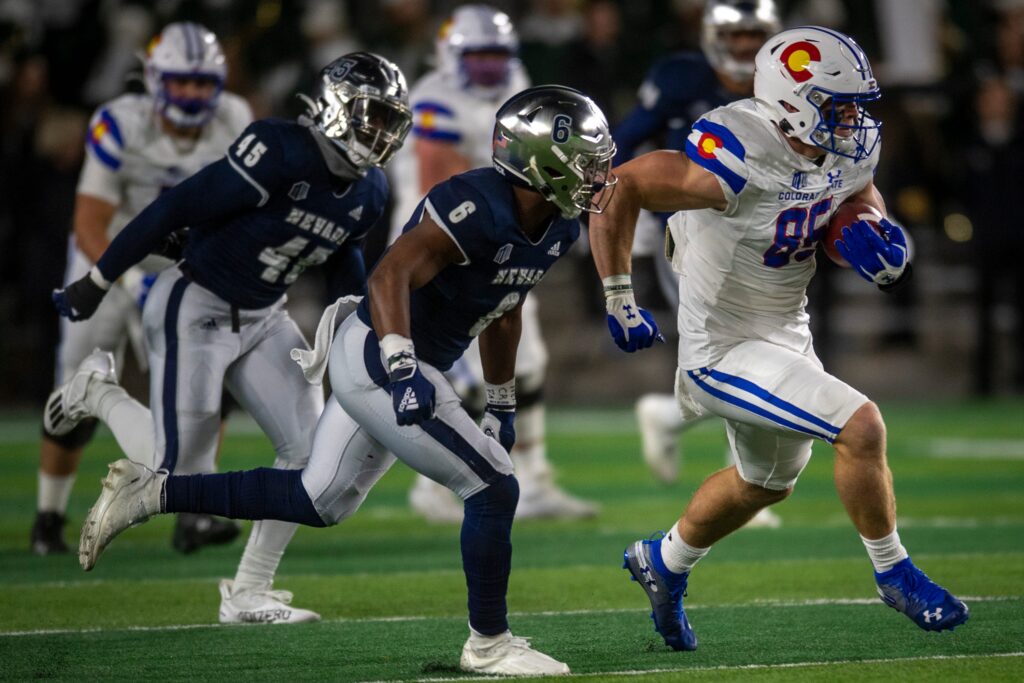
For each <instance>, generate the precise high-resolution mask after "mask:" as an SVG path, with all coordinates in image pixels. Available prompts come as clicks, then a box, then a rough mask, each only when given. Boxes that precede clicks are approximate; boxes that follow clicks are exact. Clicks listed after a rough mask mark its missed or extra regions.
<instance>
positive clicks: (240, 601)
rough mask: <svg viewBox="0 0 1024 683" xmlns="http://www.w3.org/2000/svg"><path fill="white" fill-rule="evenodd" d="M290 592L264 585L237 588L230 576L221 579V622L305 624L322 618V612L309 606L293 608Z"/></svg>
mask: <svg viewBox="0 0 1024 683" xmlns="http://www.w3.org/2000/svg"><path fill="white" fill-rule="evenodd" d="M291 602H292V594H291V593H290V592H289V591H275V590H271V589H270V586H269V585H268V586H266V587H263V588H253V589H248V590H247V589H242V590H238V591H236V590H235V583H234V581H231V580H230V579H223V580H222V581H221V582H220V623H222V624H303V623H306V622H309V621H320V615H319V614H317V613H316V612H314V611H312V610H308V609H299V608H298V607H292V606H291Z"/></svg>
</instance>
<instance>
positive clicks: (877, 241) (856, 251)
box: [836, 218, 909, 287]
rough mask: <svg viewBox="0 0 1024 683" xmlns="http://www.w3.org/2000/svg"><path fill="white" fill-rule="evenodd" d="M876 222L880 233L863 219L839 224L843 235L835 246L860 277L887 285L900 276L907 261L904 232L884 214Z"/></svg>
mask: <svg viewBox="0 0 1024 683" xmlns="http://www.w3.org/2000/svg"><path fill="white" fill-rule="evenodd" d="M878 225H879V227H880V228H881V229H882V235H881V236H880V235H879V234H878V233H876V232H875V230H874V229H873V228H872V227H871V226H870V225H869V224H868V222H867V221H857V222H856V223H852V224H850V225H849V226H848V227H845V228H843V238H842V239H841V240H836V249H837V250H838V251H839V253H840V254H841V255H842V257H843V258H844V259H846V260H847V261H848V262H849V263H850V265H851V266H853V268H854V270H856V271H857V274H858V275H860V276H861V277H862V278H864V279H865V280H867V281H868V282H873V283H874V284H876V285H878V286H879V287H888V286H890V285H892V284H894V283H895V282H896V281H897V280H899V279H900V277H901V276H902V275H903V271H905V270H906V268H907V264H908V263H909V254H908V252H907V236H906V235H904V234H903V230H902V229H900V227H899V226H898V225H895V224H893V223H890V222H889V221H888V220H886V219H885V218H883V219H882V220H881V221H879V223H878Z"/></svg>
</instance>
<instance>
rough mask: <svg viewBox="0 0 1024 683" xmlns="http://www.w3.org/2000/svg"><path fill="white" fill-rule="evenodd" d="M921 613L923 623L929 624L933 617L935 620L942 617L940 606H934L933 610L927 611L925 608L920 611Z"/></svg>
mask: <svg viewBox="0 0 1024 683" xmlns="http://www.w3.org/2000/svg"><path fill="white" fill-rule="evenodd" d="M922 614H923V615H924V623H926V624H930V623H932V620H933V619H934V620H935V621H939V620H940V619H942V608H941V607H936V608H935V611H934V612H929V611H928V610H925V611H924V612H922Z"/></svg>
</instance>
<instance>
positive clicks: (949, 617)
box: [875, 557, 970, 631]
mask: <svg viewBox="0 0 1024 683" xmlns="http://www.w3.org/2000/svg"><path fill="white" fill-rule="evenodd" d="M875 583H877V584H878V595H879V596H881V598H882V602H884V603H885V604H887V605H889V607H892V608H893V609H895V610H898V611H900V612H903V613H904V614H906V615H907V616H908V617H910V618H911V619H913V620H914V623H915V624H917V625H918V626H920V627H921V628H923V629H924V630H925V631H945V630H947V629H948V630H950V631H952V630H953V629H954V628H956V627H957V626H959V625H960V624H962V623H964V622H965V621H967V618H968V617H969V616H970V610H968V609H967V605H965V604H964V603H963V602H962V601H961V600H958V599H957V598H956V597H954V596H953V595H952V594H951V593H950V592H949V591H947V590H946V589H945V588H943V587H942V586H940V585H939V584H937V583H935V582H934V581H932V580H931V579H929V578H928V575H927V574H925V573H924V572H923V571H921V570H920V569H918V568H917V567H915V566H914V563H913V562H911V561H910V558H909V557H908V558H907V559H905V560H901V561H900V562H897V563H896V564H895V565H893V567H892V569H889V570H887V571H884V572H882V573H881V574H879V573H878V572H875Z"/></svg>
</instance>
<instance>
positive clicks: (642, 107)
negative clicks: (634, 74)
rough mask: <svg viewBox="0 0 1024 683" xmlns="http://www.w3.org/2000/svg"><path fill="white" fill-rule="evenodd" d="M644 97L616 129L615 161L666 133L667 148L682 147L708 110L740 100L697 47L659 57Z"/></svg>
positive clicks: (645, 85)
mask: <svg viewBox="0 0 1024 683" xmlns="http://www.w3.org/2000/svg"><path fill="white" fill-rule="evenodd" d="M638 96H639V99H640V102H639V103H638V104H637V106H636V107H634V109H633V111H632V112H630V114H629V116H627V117H626V119H625V120H623V121H622V123H620V124H619V125H618V126H617V127H616V128H615V131H614V132H613V134H612V137H613V138H615V145H616V146H617V148H618V149H617V152H616V154H615V164H616V165H618V164H622V163H625V162H626V161H629V160H630V159H632V158H633V156H634V155H635V154H636V150H637V147H639V146H640V145H642V144H643V143H644V142H647V141H648V140H651V139H652V138H656V137H659V136H661V135H664V136H665V138H664V140H663V142H662V143H661V144H662V145H663V146H664V147H665V148H667V149H678V150H682V149H683V148H684V147H685V146H686V136H687V135H689V133H690V127H691V126H692V125H693V123H694V122H695V121H696V120H697V119H699V118H700V117H701V116H703V115H704V114H706V113H707V112H709V111H711V110H712V109H715V108H717V107H720V106H722V105H725V104H728V103H730V102H734V101H735V100H738V99H740V98H741V97H742V96H741V95H735V94H733V93H730V92H729V91H728V90H726V89H725V88H723V87H722V84H721V82H719V80H718V76H716V75H715V71H714V69H712V68H711V65H710V64H708V60H707V59H706V58H705V57H704V55H703V54H701V53H699V52H684V53H679V54H674V55H670V56H668V57H665V58H663V59H661V60H659V61H657V62H656V63H655V64H654V66H653V67H651V70H650V71H649V72H648V73H647V77H646V78H645V79H644V82H643V84H642V85H641V86H640V91H639V93H638Z"/></svg>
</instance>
